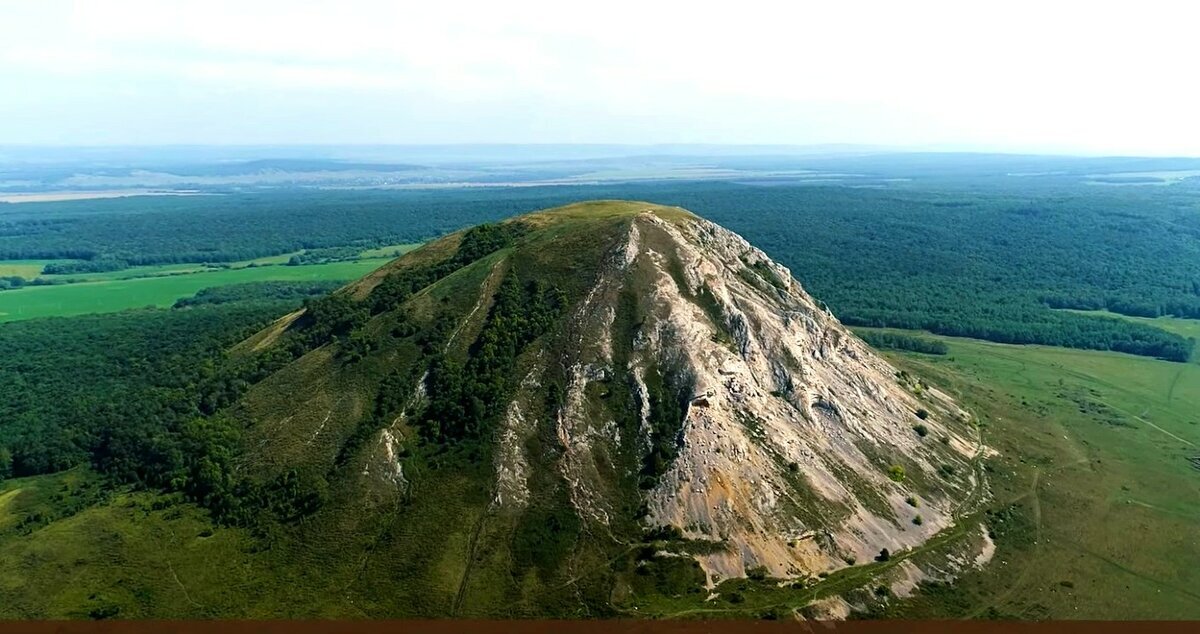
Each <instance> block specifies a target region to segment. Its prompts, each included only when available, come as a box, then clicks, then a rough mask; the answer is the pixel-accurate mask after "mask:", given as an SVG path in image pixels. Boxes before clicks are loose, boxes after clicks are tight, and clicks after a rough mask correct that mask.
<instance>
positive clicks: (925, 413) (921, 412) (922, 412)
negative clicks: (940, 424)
mask: <svg viewBox="0 0 1200 634" xmlns="http://www.w3.org/2000/svg"><path fill="white" fill-rule="evenodd" d="M917 418H919V419H921V420H925V419H926V418H929V410H927V409H925V408H924V407H922V408H921V409H918V410H917ZM923 435H924V434H922V436H923Z"/></svg>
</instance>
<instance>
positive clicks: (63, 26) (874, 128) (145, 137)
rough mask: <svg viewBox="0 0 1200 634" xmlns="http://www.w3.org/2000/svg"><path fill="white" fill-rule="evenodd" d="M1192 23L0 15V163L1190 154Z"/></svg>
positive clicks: (57, 6)
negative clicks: (67, 158)
mask: <svg viewBox="0 0 1200 634" xmlns="http://www.w3.org/2000/svg"><path fill="white" fill-rule="evenodd" d="M1197 24H1200V5H1197V3H1190V2H1160V1H1157V0H1136V1H1123V2H1104V1H1103V0H1099V1H1097V0H1093V1H1091V2H1074V1H1071V0H1039V1H1037V2H1026V1H1024V0H1007V1H1003V2H1001V1H996V2H980V1H971V2H964V1H961V0H959V1H957V2H928V1H923V0H904V1H903V2H901V1H896V0H890V1H881V2H865V1H856V0H839V1H837V2H834V1H831V0H820V1H818V2H809V1H807V0H796V1H793V2H761V1H758V0H738V1H736V2H702V1H697V0H692V1H690V2H674V1H670V0H638V1H635V2H628V1H626V0H605V1H604V2H590V3H574V2H562V1H561V0H560V1H557V2H532V1H530V2H526V1H522V0H506V1H504V2H462V1H460V0H437V1H436V2H434V1H420V2H414V1H402V0H395V1H379V0H337V1H336V2H334V1H326V2H304V1H302V0H287V1H282V2H275V1H258V0H238V1H236V2H226V1H224V0H203V1H202V2H191V1H182V0H181V1H171V0H153V1H126V0H103V1H99V0H96V1H80V2H66V1H59V0H0V145H2V144H48V145H157V144H425V143H627V144H643V143H645V144H659V143H730V144H791V145H808V144H828V143H850V144H869V145H886V146H898V147H906V148H929V149H964V150H996V151H1021V152H1047V153H1050V152H1053V153H1076V154H1140V155H1181V156H1200V81H1197V79H1196V77H1197V76H1198V75H1200V71H1197V65H1198V64H1200V37H1197V36H1196V33H1195V29H1196V25H1197Z"/></svg>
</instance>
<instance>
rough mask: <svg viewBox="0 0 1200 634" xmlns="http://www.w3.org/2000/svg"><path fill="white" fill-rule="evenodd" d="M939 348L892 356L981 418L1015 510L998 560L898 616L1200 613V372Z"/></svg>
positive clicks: (1041, 350)
mask: <svg viewBox="0 0 1200 634" xmlns="http://www.w3.org/2000/svg"><path fill="white" fill-rule="evenodd" d="M1177 321H1183V320H1177ZM1193 324H1194V322H1193V323H1188V324H1178V323H1177V324H1175V326H1177V327H1182V326H1192V325H1193ZM1158 325H1160V327H1161V324H1158ZM939 339H941V340H942V341H945V342H946V343H947V344H948V345H949V353H948V354H947V355H945V356H933V355H921V354H916V353H904V354H896V353H888V355H887V356H889V357H890V358H891V359H892V361H893V362H895V363H896V364H897V365H899V366H901V367H904V368H907V369H908V370H909V371H910V372H916V373H919V374H920V375H922V376H924V377H927V378H928V380H929V382H930V383H932V384H933V385H937V386H939V387H943V388H944V389H947V390H948V391H950V392H952V393H953V394H955V395H956V396H957V397H958V398H959V399H960V401H961V402H962V403H964V404H965V405H966V406H968V407H969V408H970V409H971V410H973V412H974V413H975V415H976V416H977V417H978V419H979V421H980V423H981V425H982V430H983V438H984V441H985V443H986V444H987V445H988V446H990V447H991V448H993V449H995V450H996V451H998V452H999V454H998V455H997V456H995V457H994V458H992V459H991V460H990V461H989V462H988V465H989V466H988V471H989V480H990V483H991V487H992V501H991V502H990V505H989V506H990V507H991V509H992V510H993V511H994V512H996V511H1004V510H1006V509H1007V510H1008V513H1009V515H1008V516H1006V517H1008V519H1006V521H1005V526H1004V527H1000V526H997V525H996V523H995V522H993V523H992V524H991V525H990V526H989V528H992V529H993V530H997V532H999V533H1001V534H1000V535H999V536H997V538H996V544H997V552H996V555H995V558H994V559H993V561H992V563H991V564H990V565H988V566H986V567H985V568H983V569H982V570H980V571H977V572H973V573H971V574H968V575H966V576H964V577H963V578H961V579H959V580H958V582H957V583H956V584H955V585H954V586H953V589H948V588H944V587H942V588H939V587H931V588H928V589H927V591H926V592H922V593H918V594H917V595H916V596H915V597H914V598H913V599H910V600H908V601H900V602H896V603H894V604H893V606H892V612H891V613H890V614H889V616H904V617H924V616H974V617H978V616H983V617H989V618H1022V619H1030V618H1100V619H1112V618H1119V619H1154V618H1186V619H1195V618H1200V539H1198V537H1197V536H1198V535H1200V533H1198V532H1197V530H1196V527H1197V526H1198V525H1200V470H1198V469H1197V468H1196V467H1195V466H1193V464H1192V462H1190V459H1191V458H1194V457H1196V456H1200V366H1197V365H1196V364H1194V363H1187V364H1184V363H1172V362H1168V361H1159V360H1154V359H1148V358H1145V357H1135V356H1131V355H1125V354H1120V353H1109V352H1091V351H1081V350H1068V349H1063V348H1049V347H1040V346H1010V345H1003V344H994V343H986V342H980V341H975V340H968V339H956V338H943V337H939ZM987 519H988V518H987V517H986V516H985V522H986V521H987ZM1005 529H1006V530H1005Z"/></svg>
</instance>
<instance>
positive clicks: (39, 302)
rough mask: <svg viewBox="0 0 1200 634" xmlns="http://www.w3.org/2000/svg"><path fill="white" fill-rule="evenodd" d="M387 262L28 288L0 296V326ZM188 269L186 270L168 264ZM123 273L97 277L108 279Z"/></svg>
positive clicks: (333, 274) (350, 275)
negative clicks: (212, 289)
mask: <svg viewBox="0 0 1200 634" xmlns="http://www.w3.org/2000/svg"><path fill="white" fill-rule="evenodd" d="M388 261H389V259H388V258H369V259H360V260H351V261H346V262H333V263H329V264H314V265H308V266H279V265H276V266H256V267H240V268H230V269H199V270H197V269H195V268H194V267H193V268H192V269H189V270H183V271H178V272H175V273H174V274H169V275H168V274H161V275H158V276H154V277H138V278H128V279H122V278H120V277H111V278H109V279H103V278H101V279H96V280H92V281H87V282H80V283H73V284H58V285H51V286H29V287H25V288H21V289H16V290H8V291H3V292H0V322H5V321H17V320H22V319H34V318H37V317H66V316H71V315H84V314H90V313H106V312H116V311H121V310H126V309H130V308H143V307H146V306H159V307H168V306H171V305H172V304H174V303H175V301H176V300H178V299H181V298H184V297H191V296H192V295H194V294H196V292H197V291H199V290H201V289H204V288H211V287H217V286H226V285H229V284H241V283H247V282H261V281H319V280H337V281H342V280H345V281H350V280H354V279H358V278H359V277H361V276H363V275H366V274H367V273H370V272H371V271H373V270H375V269H377V268H379V267H380V266H383V265H384V264H385V263H387V262H388ZM170 266H184V267H186V266H188V265H170ZM126 272H127V271H118V272H114V273H98V274H95V275H101V276H114V275H116V274H119V273H126Z"/></svg>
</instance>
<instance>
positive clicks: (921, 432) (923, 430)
mask: <svg viewBox="0 0 1200 634" xmlns="http://www.w3.org/2000/svg"><path fill="white" fill-rule="evenodd" d="M913 431H915V432H917V435H918V436H920V437H921V438H924V437H926V436H928V435H929V428H928V427H926V426H925V425H915V426H913Z"/></svg>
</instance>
